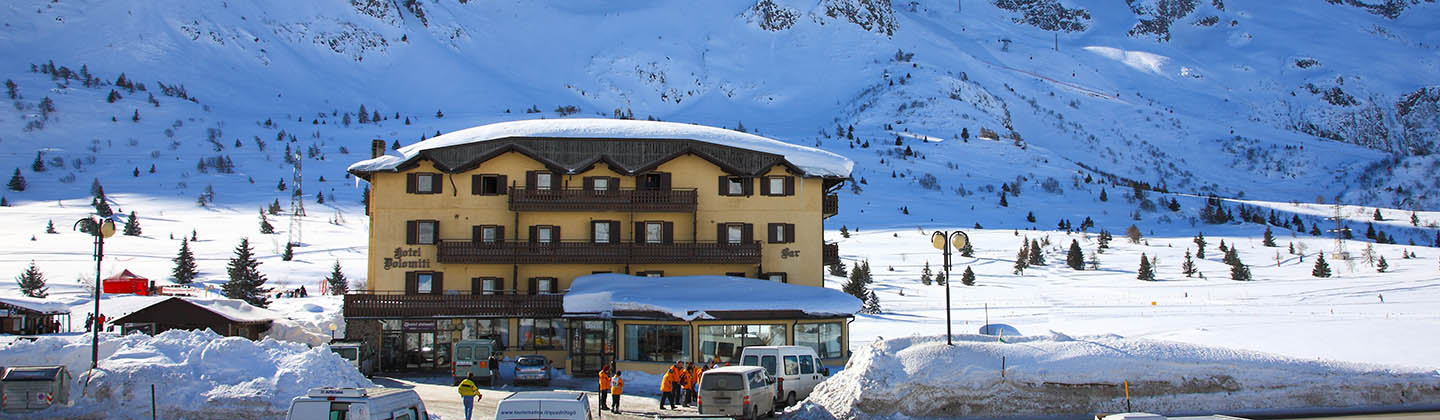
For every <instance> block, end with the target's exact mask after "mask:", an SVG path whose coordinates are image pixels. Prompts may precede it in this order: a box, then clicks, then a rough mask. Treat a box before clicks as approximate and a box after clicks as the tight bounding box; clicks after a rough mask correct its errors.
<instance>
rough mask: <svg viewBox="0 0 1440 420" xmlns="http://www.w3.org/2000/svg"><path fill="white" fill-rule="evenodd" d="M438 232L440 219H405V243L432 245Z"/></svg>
mask: <svg viewBox="0 0 1440 420" xmlns="http://www.w3.org/2000/svg"><path fill="white" fill-rule="evenodd" d="M439 234H440V221H438V220H407V221H405V244H407V245H434V244H435V243H436V242H438V240H437V239H436V238H437V237H438V236H439Z"/></svg>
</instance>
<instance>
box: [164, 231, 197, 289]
mask: <svg viewBox="0 0 1440 420" xmlns="http://www.w3.org/2000/svg"><path fill="white" fill-rule="evenodd" d="M170 261H174V262H175V268H174V269H172V270H171V271H170V275H171V277H174V278H175V282H176V283H180V284H190V282H192V281H195V276H196V275H197V274H199V273H198V272H196V266H195V254H194V253H192V252H190V240H189V239H185V238H180V252H179V253H177V254H176V255H175V258H174V259H171V260H170Z"/></svg>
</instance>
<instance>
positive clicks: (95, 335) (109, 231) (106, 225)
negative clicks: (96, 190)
mask: <svg viewBox="0 0 1440 420" xmlns="http://www.w3.org/2000/svg"><path fill="white" fill-rule="evenodd" d="M72 229H75V230H79V231H81V232H86V233H89V234H91V235H94V236H95V312H94V313H93V314H91V315H90V316H91V317H92V318H91V319H93V320H94V324H95V328H94V329H93V330H91V334H92V335H91V337H90V369H91V370H94V369H95V368H96V367H97V366H99V365H100V328H101V327H103V326H102V325H100V289H101V288H103V285H102V284H101V280H100V260H101V259H103V258H104V257H105V238H109V237H111V236H115V221H114V220H112V219H110V218H108V217H105V216H98V215H97V216H96V217H86V218H84V219H80V220H77V221H75V225H74V226H72Z"/></svg>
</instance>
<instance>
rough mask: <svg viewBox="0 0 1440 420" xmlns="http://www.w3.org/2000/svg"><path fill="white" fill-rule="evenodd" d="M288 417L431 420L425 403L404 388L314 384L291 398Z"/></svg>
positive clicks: (308, 419)
mask: <svg viewBox="0 0 1440 420" xmlns="http://www.w3.org/2000/svg"><path fill="white" fill-rule="evenodd" d="M285 418H286V419H288V420H329V419H348V420H427V419H429V418H430V416H429V415H427V414H426V413H425V403H424V402H422V401H420V395H419V394H416V393H415V391H414V390H410V389H400V388H331V387H324V388H310V392H307V393H306V394H305V396H301V397H295V399H294V400H291V401H290V414H289V415H287V416H285Z"/></svg>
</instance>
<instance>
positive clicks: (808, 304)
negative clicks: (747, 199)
mask: <svg viewBox="0 0 1440 420" xmlns="http://www.w3.org/2000/svg"><path fill="white" fill-rule="evenodd" d="M783 310H791V311H803V312H805V313H806V314H807V315H814V316H825V315H834V316H848V315H854V314H855V312H857V311H859V310H860V300H858V299H855V298H854V297H852V296H850V295H848V294H845V293H844V292H841V291H838V290H833V289H827V288H824V287H812V286H800V285H794V284H785V283H777V282H773V281H769V280H760V279H749V278H741V277H727V276H677V277H638V276H630V275H625V274H592V275H588V276H580V277H577V278H575V281H574V282H573V283H571V285H570V291H569V292H567V293H565V312H566V313H607V314H608V313H614V312H615V311H656V312H664V313H667V314H670V315H672V316H674V317H676V318H680V319H685V320H694V319H707V318H711V316H710V315H708V314H706V313H705V312H706V311H783Z"/></svg>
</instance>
